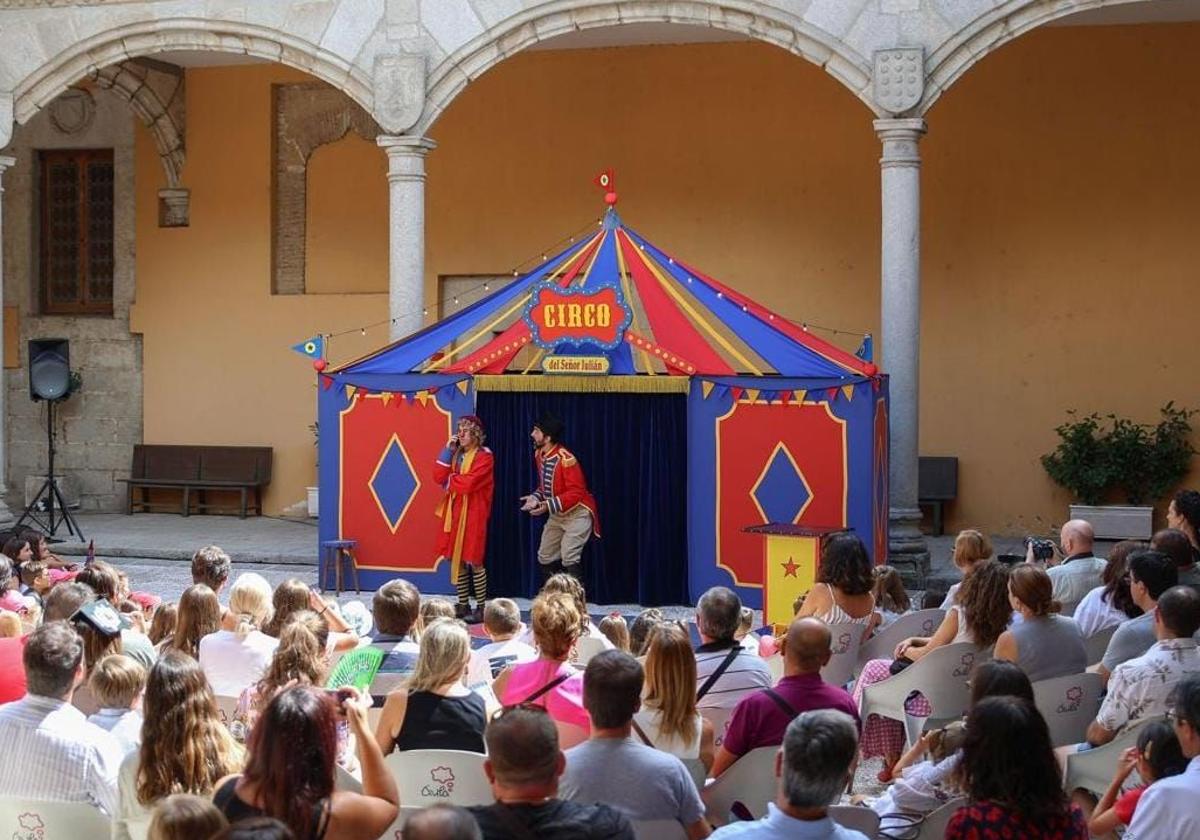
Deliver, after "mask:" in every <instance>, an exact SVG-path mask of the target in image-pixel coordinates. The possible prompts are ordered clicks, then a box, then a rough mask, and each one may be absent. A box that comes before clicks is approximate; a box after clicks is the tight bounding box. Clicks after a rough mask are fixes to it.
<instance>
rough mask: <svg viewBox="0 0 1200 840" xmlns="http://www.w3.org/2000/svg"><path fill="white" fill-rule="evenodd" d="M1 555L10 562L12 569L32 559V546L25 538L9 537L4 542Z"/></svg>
mask: <svg viewBox="0 0 1200 840" xmlns="http://www.w3.org/2000/svg"><path fill="white" fill-rule="evenodd" d="M3 553H4V556H5V557H7V558H8V559H9V560H11V561H12V565H13V567H14V568H16V567H18V566H20V565H21V564H23V563H28V562H29V561H30V560H33V559H34V556H33V546H32V545H30V544H29V540H28V539H26V538H25V537H9V538H8V539H7V540H5V541H4V549H3Z"/></svg>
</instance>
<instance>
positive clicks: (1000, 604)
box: [853, 560, 1012, 782]
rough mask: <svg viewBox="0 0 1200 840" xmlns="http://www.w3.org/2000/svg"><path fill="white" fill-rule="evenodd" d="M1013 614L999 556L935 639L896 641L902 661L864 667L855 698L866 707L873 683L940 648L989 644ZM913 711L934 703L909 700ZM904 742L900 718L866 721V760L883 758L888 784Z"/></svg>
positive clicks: (966, 585)
mask: <svg viewBox="0 0 1200 840" xmlns="http://www.w3.org/2000/svg"><path fill="white" fill-rule="evenodd" d="M1011 618H1012V606H1011V605H1010V604H1009V601H1008V567H1007V566H1005V565H1004V564H1003V563H1001V562H1000V561H998V560H985V561H983V562H980V563H977V564H976V565H975V566H974V567H973V568H972V569H971V570H970V572H969V573H968V574H967V575H966V577H965V578H963V582H962V588H961V589H960V590H959V591H958V593H957V594H956V595H955V598H954V603H953V604H951V605H950V609H949V611H948V612H947V613H946V617H945V618H944V619H942V623H941V624H940V625H938V629H937V631H936V632H935V633H934V634H933V636H931V637H930V638H921V637H914V638H909V639H905V640H904V641H902V642H900V644H898V645H896V650H895V657H896V661H894V662H893V661H890V660H887V659H872V660H871V661H870V662H868V663H867V664H866V665H864V666H863V669H862V673H861V674H859V677H858V681H857V682H856V683H855V684H854V693H853V697H854V701H855V703H857V704H858V705H859V706H860V707H861V705H862V697H863V692H864V691H865V690H866V688H867V686H869V685H874V684H875V683H878V682H882V681H883V680H886V679H887V678H888V677H889V676H891V675H892V673H893V669H895V670H903V668H905V667H907V665H909V664H912V663H913V662H916V661H918V660H920V659H921V658H922V657H924V656H927V655H928V654H929V653H930V651H933V650H937V649H938V648H939V647H942V646H943V645H948V644H957V643H959V642H971V643H972V644H974V645H976V646H977V647H980V648H989V647H991V646H992V645H994V644H995V643H996V640H997V639H998V638H1000V634H1001V633H1003V632H1004V630H1005V629H1006V628H1007V626H1008V622H1009V620H1010V619H1011ZM905 709H906V710H908V712H909V714H912V715H915V716H918V717H920V716H925V717H928V715H929V713H930V709H929V704H928V702H927V701H926V700H925V698H924V697H923V696H921V695H919V694H918V695H914V696H913V697H910V698H908V700H907V701H905ZM903 746H904V725H903V724H902V723H901V722H900V721H898V720H892V719H891V718H883V717H879V716H878V715H870V716H869V717H868V718H867V720H866V721H864V722H863V734H862V741H861V749H862V756H863V758H872V757H875V756H883V759H884V763H883V769H882V770H881V771H880V773H879V780H880V781H882V782H886V781H888V780H890V779H891V777H892V767H893V765H895V763H896V760H897V759H898V758H899V757H900V751H901V749H902V748H903Z"/></svg>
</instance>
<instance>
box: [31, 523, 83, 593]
mask: <svg viewBox="0 0 1200 840" xmlns="http://www.w3.org/2000/svg"><path fill="white" fill-rule="evenodd" d="M17 537H19V538H20V539H23V540H28V541H29V544H30V545H31V546H33V557H34V559H35V560H41V561H42V562H44V563H45V564H46V565H47V566H49V567H50V568H51V569H53V570H54V571H53V572H51V574H50V578H51V580H53V581H54V582H55V583H56V584H57V583H60V582H61V581H63V580H66V579H67V578H68V577H70V575H69V573H70V572H73V571H74V570H75V569H76V568H78V566H77V565H76V564H75V563H68V562H67V561H66V560H63V559H62V558H61V557H59V556H58V555H56V554H55V553H54V552H52V551H51V550H50V544H49V543H48V542H47V541H46V535H45V534H43V533H42V532H41V531H39V530H37V529H36V528H25V529H24V530H23V531H21V532H20V533H18V534H17Z"/></svg>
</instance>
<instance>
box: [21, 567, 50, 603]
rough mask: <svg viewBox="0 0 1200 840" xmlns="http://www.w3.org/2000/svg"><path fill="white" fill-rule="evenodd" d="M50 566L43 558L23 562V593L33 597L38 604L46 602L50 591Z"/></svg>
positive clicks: (27, 596)
mask: <svg viewBox="0 0 1200 840" xmlns="http://www.w3.org/2000/svg"><path fill="white" fill-rule="evenodd" d="M50 587H51V583H50V567H49V566H47V565H46V563H45V561H43V560H29V561H27V562H25V563H22V564H21V594H22V595H24V596H25V597H26V598H33V599H34V600H35V601H36V602H37V604H38V606H42V605H43V604H44V603H45V600H46V595H47V594H49V592H50Z"/></svg>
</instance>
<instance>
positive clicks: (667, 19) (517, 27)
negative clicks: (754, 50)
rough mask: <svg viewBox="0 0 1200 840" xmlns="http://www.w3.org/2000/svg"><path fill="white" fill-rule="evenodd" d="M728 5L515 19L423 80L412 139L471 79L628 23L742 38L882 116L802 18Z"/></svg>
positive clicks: (855, 64)
mask: <svg viewBox="0 0 1200 840" xmlns="http://www.w3.org/2000/svg"><path fill="white" fill-rule="evenodd" d="M755 5H756V9H755V11H747V10H746V9H745V8H742V7H741V6H744V4H735V3H732V2H715V3H714V2H698V0H692V2H679V0H636V1H635V2H624V3H613V2H597V1H596V0H593V2H584V3H580V2H579V0H558V2H553V3H546V4H543V5H539V6H537V7H536V8H533V9H530V10H528V11H524V12H521V13H519V14H515V15H513V16H511V17H509V18H508V19H506V20H505V21H504V22H503V23H502V24H500V25H499V26H496V27H493V28H491V29H489V30H488V31H487V32H485V33H483V34H482V35H479V36H478V37H476V38H475V39H473V40H471V41H469V42H467V43H466V44H464V45H463V46H462V47H460V48H459V49H457V50H456V51H455V52H454V53H452V54H451V55H449V56H447V57H446V58H445V59H443V60H442V61H441V62H439V63H438V64H437V65H436V66H435V67H433V68H432V69H431V71H430V74H429V82H428V85H427V88H426V102H425V109H424V112H423V113H422V115H421V119H420V120H419V121H418V122H417V124H416V125H415V126H414V127H413V128H412V129H411V131H410V132H408V133H411V134H415V135H418V136H419V135H422V134H424V133H425V132H427V131H428V130H429V128H430V126H432V125H433V123H434V122H435V121H436V120H437V118H438V116H440V115H441V113H442V112H443V111H444V110H445V109H446V108H447V107H448V106H449V104H450V103H451V102H452V101H453V100H454V98H455V97H456V96H458V94H459V93H461V92H462V91H463V89H464V88H465V87H466V86H467V85H468V84H469V83H470V82H471V81H473V80H474V79H477V78H478V77H479V76H481V75H483V73H485V72H487V71H488V70H490V69H491V68H492V67H495V66H496V65H497V64H499V63H500V62H502V61H504V60H505V59H506V58H510V57H511V56H513V55H515V54H516V53H518V52H520V51H521V50H523V49H525V48H526V47H529V46H531V45H533V44H536V43H539V42H541V41H545V40H548V39H550V38H554V37H555V36H558V35H564V34H567V33H570V32H575V31H579V30H584V29H596V28H600V27H609V26H619V25H622V24H630V23H677V24H682V25H689V26H707V27H711V28H714V29H720V30H723V31H726V32H732V33H736V34H739V35H745V36H747V37H749V38H751V39H753V40H756V41H762V42H764V43H767V44H771V45H773V46H776V47H780V48H781V49H785V50H787V51H788V52H790V53H793V54H795V55H798V56H800V57H802V58H805V59H807V60H808V61H811V62H812V63H813V64H816V65H817V66H819V67H821V68H823V69H824V70H825V72H827V73H829V74H830V75H831V76H833V77H834V78H835V79H837V80H838V81H839V82H841V83H842V84H843V85H845V86H846V87H847V88H848V89H849V90H850V92H851V93H853V94H854V95H855V96H856V97H858V99H859V100H861V101H862V103H863V104H864V105H866V106H867V108H869V109H870V110H871V112H872V113H874V114H875V115H876V116H885V113H884V111H882V110H881V109H880V108H879V107H878V106H877V105H876V104H875V103H874V102H873V101H872V99H871V63H870V61H869V60H868V59H866V58H864V57H863V56H862V55H860V54H859V53H858V52H857V51H855V50H854V49H852V48H850V47H849V46H847V45H846V44H845V42H843V41H842V40H840V39H839V38H836V37H834V36H832V35H830V34H829V33H827V32H825V31H824V30H822V29H820V28H818V27H815V26H813V25H811V24H809V23H806V22H805V21H803V20H802V19H801V18H799V17H797V16H795V15H791V14H788V13H787V12H784V11H783V10H779V9H772V8H769V7H768V6H766V4H761V3H760V4H755Z"/></svg>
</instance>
